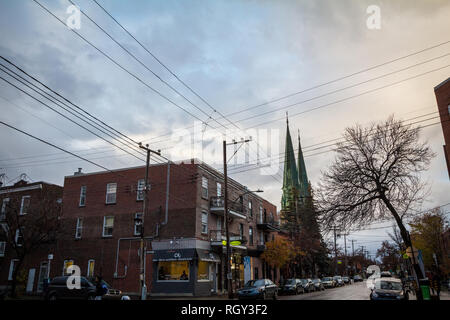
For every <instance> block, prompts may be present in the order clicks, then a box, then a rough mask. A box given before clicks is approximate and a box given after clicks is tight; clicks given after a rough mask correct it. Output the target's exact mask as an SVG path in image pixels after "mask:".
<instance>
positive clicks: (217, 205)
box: [209, 196, 245, 215]
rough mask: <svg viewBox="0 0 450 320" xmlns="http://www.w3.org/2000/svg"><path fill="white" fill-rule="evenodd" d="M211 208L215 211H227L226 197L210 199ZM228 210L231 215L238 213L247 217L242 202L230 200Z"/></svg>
mask: <svg viewBox="0 0 450 320" xmlns="http://www.w3.org/2000/svg"><path fill="white" fill-rule="evenodd" d="M209 207H210V209H211V210H213V211H224V210H225V199H224V197H222V196H221V197H210V200H209ZM228 210H229V212H230V213H231V214H233V213H236V214H238V215H245V210H244V206H243V205H242V203H240V202H235V201H230V200H228Z"/></svg>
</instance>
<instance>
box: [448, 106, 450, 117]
mask: <svg viewBox="0 0 450 320" xmlns="http://www.w3.org/2000/svg"><path fill="white" fill-rule="evenodd" d="M448 114H449V115H450V104H449V105H448Z"/></svg>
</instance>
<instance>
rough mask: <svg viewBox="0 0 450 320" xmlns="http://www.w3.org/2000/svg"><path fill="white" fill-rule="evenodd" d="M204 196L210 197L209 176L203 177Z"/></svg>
mask: <svg viewBox="0 0 450 320" xmlns="http://www.w3.org/2000/svg"><path fill="white" fill-rule="evenodd" d="M202 198H206V199H208V178H206V177H202Z"/></svg>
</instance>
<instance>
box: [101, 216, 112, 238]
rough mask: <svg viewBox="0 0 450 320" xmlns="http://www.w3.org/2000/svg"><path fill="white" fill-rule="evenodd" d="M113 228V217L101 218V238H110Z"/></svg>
mask: <svg viewBox="0 0 450 320" xmlns="http://www.w3.org/2000/svg"><path fill="white" fill-rule="evenodd" d="M113 227H114V217H112V216H108V217H104V218H103V236H104V237H112V234H113Z"/></svg>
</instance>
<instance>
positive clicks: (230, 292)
mask: <svg viewBox="0 0 450 320" xmlns="http://www.w3.org/2000/svg"><path fill="white" fill-rule="evenodd" d="M249 141H251V139H247V140H243V139H241V140H240V141H236V140H233V142H232V143H229V144H227V141H226V140H223V175H224V185H225V186H224V189H225V190H224V210H225V212H224V217H225V236H226V241H227V245H226V250H227V252H226V267H227V289H228V298H229V299H233V297H234V294H233V282H232V280H233V275H232V273H231V263H230V256H231V248H230V233H229V231H228V229H229V228H228V174H227V163H228V160H227V145H236V144H238V143H246V142H249ZM236 153H237V150H235V152H234V154H233V155H232V156H231V157H233V156H234V155H235V154H236Z"/></svg>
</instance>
